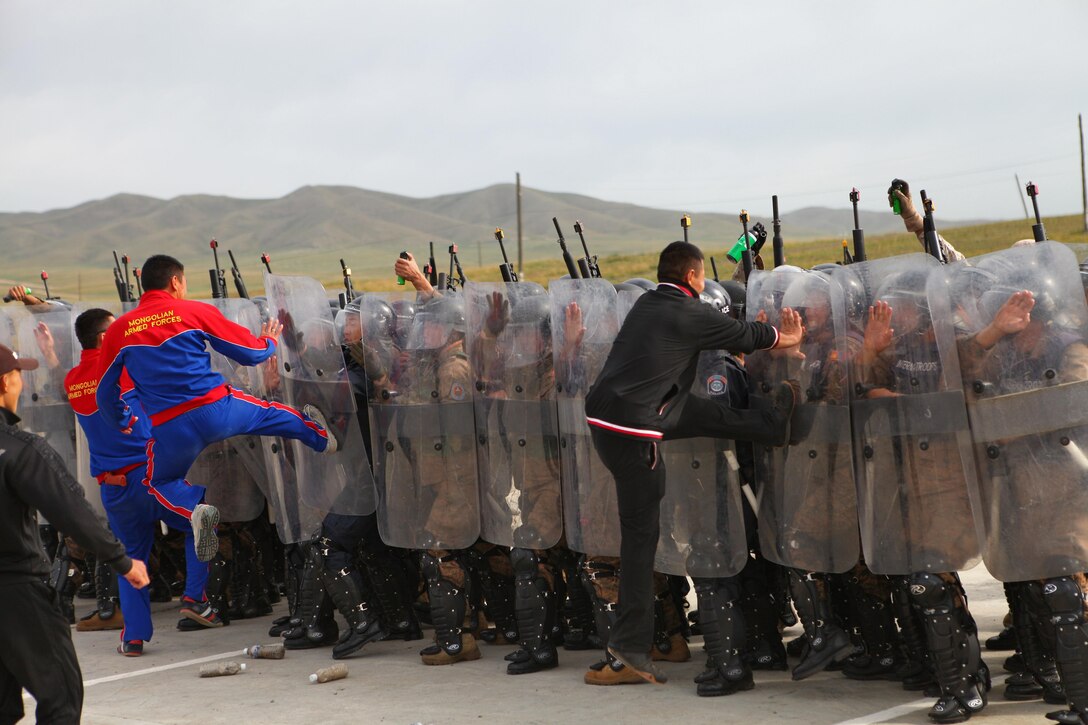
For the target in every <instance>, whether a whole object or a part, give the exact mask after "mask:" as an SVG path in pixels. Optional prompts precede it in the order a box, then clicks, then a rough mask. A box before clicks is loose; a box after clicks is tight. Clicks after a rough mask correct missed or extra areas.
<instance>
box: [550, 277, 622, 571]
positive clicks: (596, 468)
mask: <svg viewBox="0 0 1088 725" xmlns="http://www.w3.org/2000/svg"><path fill="white" fill-rule="evenodd" d="M548 292H549V297H550V298H551V315H552V353H553V355H554V359H555V394H556V403H557V405H558V409H559V461H560V466H561V470H562V483H563V519H564V528H565V531H566V536H567V545H568V546H569V547H570V548H571V549H573V550H574V551H578V552H581V553H584V554H591V555H594V556H619V554H620V525H619V513H618V508H617V506H616V486H615V483H614V482H613V479H612V474H611V473H609V471H608V469H607V468H606V467H605V465H604V463H603V462H602V461H601V459H600V457H599V456H598V455H597V450H596V448H594V446H593V439H592V437H591V436H590V432H589V424H588V423H586V407H585V396H586V394H587V393H588V392H589V387H590V386H591V385H592V384H593V382H594V381H595V380H596V379H597V375H598V374H599V373H600V371H601V368H602V367H603V366H604V362H605V360H606V359H607V358H608V353H609V352H610V351H611V349H612V343H613V342H614V341H615V339H616V333H617V332H619V327H620V317H619V314H618V300H617V295H616V289H615V287H613V286H612V284H611V283H609V282H607V281H605V280H603V279H577V280H574V279H561V280H554V281H552V282H551V284H550V285H549V287H548Z"/></svg>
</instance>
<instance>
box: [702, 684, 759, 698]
mask: <svg viewBox="0 0 1088 725" xmlns="http://www.w3.org/2000/svg"><path fill="white" fill-rule="evenodd" d="M755 686H756V683H755V682H753V681H747V682H742V683H740V684H739V685H738V686H737V687H731V688H729V689H728V690H722V691H720V692H705V691H704V692H699V689H698V688H696V689H695V694H696V695H698V696H699V697H728V696H729V695H735V694H737V693H738V692H746V691H748V690H753V689H755Z"/></svg>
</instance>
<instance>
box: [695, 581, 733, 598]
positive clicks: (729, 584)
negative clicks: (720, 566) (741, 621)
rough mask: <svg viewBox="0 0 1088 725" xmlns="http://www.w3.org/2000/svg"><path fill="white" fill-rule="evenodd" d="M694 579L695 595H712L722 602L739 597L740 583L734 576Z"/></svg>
mask: <svg viewBox="0 0 1088 725" xmlns="http://www.w3.org/2000/svg"><path fill="white" fill-rule="evenodd" d="M694 581H695V595H696V596H699V597H707V596H713V597H715V598H716V599H717V600H718V601H719V602H722V603H726V602H735V601H737V600H738V599H740V584H739V582H738V581H737V577H735V576H730V577H724V578H720V579H695V580H694Z"/></svg>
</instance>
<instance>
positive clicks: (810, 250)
mask: <svg viewBox="0 0 1088 725" xmlns="http://www.w3.org/2000/svg"><path fill="white" fill-rule="evenodd" d="M1044 224H1045V226H1046V230H1047V236H1048V237H1049V238H1050V239H1054V240H1058V241H1062V242H1065V243H1067V244H1070V245H1085V246H1083V247H1077V246H1074V248H1075V251H1076V252H1077V257H1078V259H1084V258H1085V256H1088V233H1085V231H1084V220H1083V217H1081V216H1080V215H1070V216H1061V217H1050V218H1047V219H1044ZM944 236H945V237H946V238H947V239H948V241H949V242H951V243H952V244H953V245H954V246H955V247H956V248H957V249H958V250H959V251H960V252H962V253H963V254H964V255H966V256H968V257H973V256H977V255H980V254H985V253H987V252H992V251H995V250H998V249H1004V248H1006V247H1009V246H1011V245H1012V243H1013V242H1015V241H1016V240H1018V239H1024V238H1030V237H1031V224H1030V222H1028V221H1026V220H1016V221H1007V222H996V223H992V224H982V225H978V226H968V227H957V228H955V229H951V230H949V231H948V233H947V234H945V235H944ZM666 241H668V240H662V243H664V242H666ZM693 241H696V242H697V243H698V240H697V239H696V240H693ZM389 246H390V251H389V260H388V267H386V269H388V272H384V271H383V270H382V269H381V264H380V263H378V262H375V261H373V260H372V259H371V261H370V262H368V264H367V266H366V267H363V268H358V267H356V268H354V269H353V280H354V285H355V288H356V289H357V290H367V291H376V290H395V289H398V287H397V285H396V279H395V277H394V275H393V271H392V268H393V262H394V261H395V260H396V257H397V255H398V254H399V248H396V247H395V245H389ZM549 248H550V249H551V250H553V251H554V254H552V255H551V256H535V255H540V254H541V251H540V249H541V248H540V247H538V246H536V245H534V246H533V247H532V248H530V250H529V252H530V253H529V254H527V255H526V256H527V260H526V262H525V265H524V272H523V275H522V276H523V278H524V279H525V280H530V281H534V282H538V283H540V284H545V285H546V284H547V282H548V281H549V280H552V279H556V278H558V277H561V276H562V275H564V274H565V273H566V268H565V267H564V266H563V261H562V259H561V258H560V256H559V254H558V249H557V248H556V247H555V246H554V244H553V245H552V246H550V247H549ZM866 248H867V250H868V254H869V257H870V258H873V259H875V258H879V257H890V256H894V255H897V254H906V253H909V252H915V251H919V250H920V247H919V245H918V241H917V239H916V238H915V237H914V235H912V234H908V233H902V234H882V235H874V236H871V237H867V239H866ZM413 251H414V253H415V254H416V255H417V258H418V257H420V256H423V255H424V254H425V253H426V251H425V249H424V248H422V247H421V248H420V249H416V250H413ZM703 251H704V252H705V253H706V254H708V255H710V256H713V257H714V258H715V259H716V260H717V262H718V272H719V274H720V275H721V276H722V277H723V278H724V277H727V276H729V275H731V274H732V273H733V269H734V265H733V264H732V263H730V262H729V261H728V260H727V259H726V258H725V251H726V247H725V246H724V245H720V246H709V245H708V246H704V247H703ZM785 251H786V261H787V263H789V264H793V265H797V266H799V267H804V268H808V267H811V266H813V265H815V264H819V263H821V262H836V261H840V260H841V259H842V240H841V239H821V240H815V241H803V242H793V241H791V240H789V239H788V238H787V239H786V249H785ZM765 252H766V254H765V256H766V258H767V261H768V263H769V262H770V242H769V241H768V244H767V247H766V248H765ZM572 253H573V250H572ZM341 255H342V253H341V252H335V251H330V252H321V251H312V250H308V249H299V250H291V251H286V252H282V253H280V254H278V255H277V256H275V257H274V258H273V260H272V269H273V271H274V272H276V273H279V274H301V275H307V276H311V277H315V278H317V279H319V280H321V281H322V283H323V284H324V285H325V287H326V289H328V290H329V291H330V294H335V293H336V292H337V291H339V290H341V289H342V284H343V282H342V278H341V275H340V271H339V270H340V263H339V257H340V256H341ZM477 255H478V252H477V250H476V249H474V248H471V247H466V248H464V249H463V251H462V253H461V264H462V266H464V268H465V274H466V275H467V276H468V278H469V279H472V280H478V281H498V280H499V279H501V277H500V276H499V271H498V264H497V261H496V262H494V263H492V264H489V265H485V266H483V267H480V266H478V265H477V260H478V256H477ZM497 256H498V255H497V254H496V253H495V250H494V249H491V250H489V251H488V252H487V258H491V257H496V258H497ZM210 261H211V260H210V259H209V260H207V262H208V263H210ZM240 261H241V262H242V264H243V265H246V264H247V261H246V260H240ZM448 264H449V258H448V256H447V255H443V256H442V258H440V259H439V260H438V267H439V269H440V270H445V269H446V268H448ZM193 266H195V265H193V264H192V262H190V270H189V274H188V278H189V279H188V281H189V296H190V297H191V298H194V299H201V298H207V297H209V296H210V285H209V282H208V275H207V272H206V271H205V270H204V268H203V265H201V266H200V267H197V268H195V269H194V268H193ZM600 266H601V270H602V271H603V272H604V274H605V276H606V277H607V278H608V279H611V280H614V281H622V280H625V279H630V278H632V277H646V278H648V279H654V277H655V269H656V267H657V253H656V252H651V253H645V254H631V255H624V254H610V255H607V256H602V257H601V259H600ZM39 271H40V270H38V269H29V268H6V267H5V269H4V270H3V273H2V276H3V279H0V284H4V285H9V284H14V283H15V282H16V281H18V282H22V283H24V284H29V285H30V286H31V287H32V288H34V289H35V290H40V289H41V283H40V281H39V280H38V274H39ZM260 271H261V272H263V268H261V269H260ZM257 272H258V270H257V268H256V267H253V266H249V267H248V268H245V269H243V273H244V274H246V282H247V286H248V288H249V292H250V294H251V295H254V296H255V295H258V294H261V293H262V282H261V277H260V275H259V274H258V273H257ZM707 273H708V276H709V273H710V270H709V269H708V270H707ZM49 274H50V278H49V282H50V292H51V293H52V294H54V295H60V296H62V297H64V298H65V299H69V300H83V301H93V300H108V299H115V297H116V295H115V291H114V287H113V279H112V273H111V271H110V269H108V268H94V269H88V268H80V267H77V266H71V267H69V266H64V265H56V266H54V267H52V268H51V269H50V270H49ZM226 276H227V285H228V289H229V294H230V296H231V297H234V296H235V290H234V285H233V283H232V281H231V275H230V272H229V270H228V271H227V275H226Z"/></svg>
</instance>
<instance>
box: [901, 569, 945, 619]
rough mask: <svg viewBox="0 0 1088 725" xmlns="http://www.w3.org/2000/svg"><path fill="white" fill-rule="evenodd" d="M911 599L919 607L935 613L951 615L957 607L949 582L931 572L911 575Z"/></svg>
mask: <svg viewBox="0 0 1088 725" xmlns="http://www.w3.org/2000/svg"><path fill="white" fill-rule="evenodd" d="M910 598H911V601H912V602H913V603H914V604H915V605H917V606H918V607H921V608H922V609H924V610H928V611H931V612H934V613H941V614H947V613H951V611H952V609H953V608H954V607H955V600H954V598H953V592H952V588H951V587H950V586H949V584H948V582H946V581H945V580H944V579H942V578H941V577H940V576H938V575H937V574H933V573H931V572H926V571H923V572H916V573H914V574H911V575H910Z"/></svg>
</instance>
